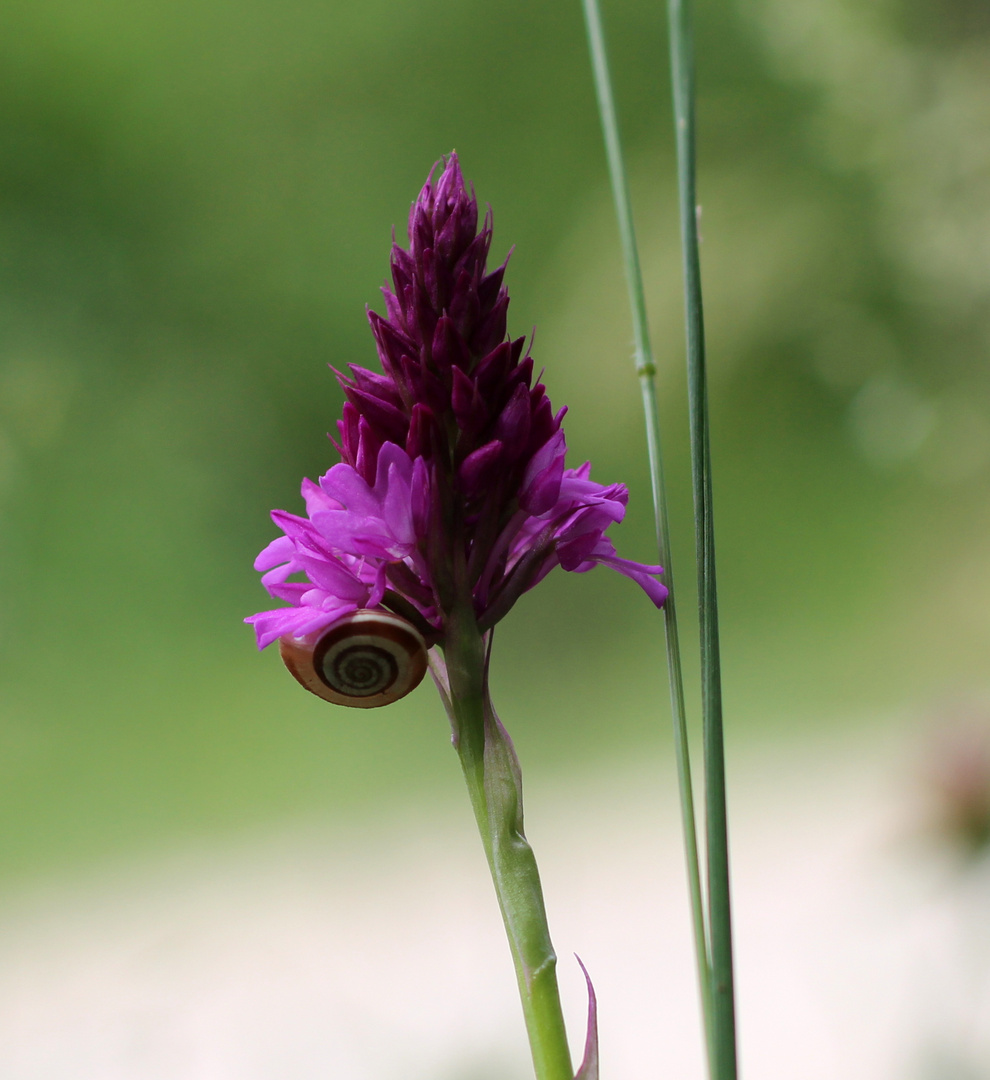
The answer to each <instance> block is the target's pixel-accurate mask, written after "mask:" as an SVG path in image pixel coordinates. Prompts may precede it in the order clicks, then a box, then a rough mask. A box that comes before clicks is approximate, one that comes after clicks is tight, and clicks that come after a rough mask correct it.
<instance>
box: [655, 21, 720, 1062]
mask: <svg viewBox="0 0 990 1080" xmlns="http://www.w3.org/2000/svg"><path fill="white" fill-rule="evenodd" d="M668 15H669V21H670V54H671V77H672V81H673V90H674V128H675V132H676V140H677V179H678V191H679V200H680V220H681V243H682V250H683V258H684V298H685V316H686V332H687V368H688V405H689V414H690V421H691V475H692V483H693V488H694V521H695V543H696V554H697V561H698V605H699V614H700V621H701V689H702V723H703V739H704V753H705V828H706V850H707V862H708V926H709V936H710V949H711V979H712V989H711V994H712V1004H713V1043H712V1046H713V1049H714V1055H715V1069H714V1076H715V1077H716V1080H735V1077H736V1031H735V1004H734V992H733V972H732V920H731V907H730V899H729V845H728V829H727V825H726V800H725V749H724V739H723V734H722V678H721V664H720V659H719V633H718V594H717V589H716V582H715V536H714V530H713V526H712V472H711V445H710V438H709V429H708V382H707V374H706V370H705V368H706V364H705V328H704V316H703V310H702V303H701V264H700V259H699V255H698V211H697V198H696V194H695V156H696V155H695V116H694V99H695V88H694V47H693V34H692V26H691V9H690V0H668Z"/></svg>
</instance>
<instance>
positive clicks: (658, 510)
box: [582, 0, 712, 1038]
mask: <svg viewBox="0 0 990 1080" xmlns="http://www.w3.org/2000/svg"><path fill="white" fill-rule="evenodd" d="M582 2H583V5H584V16H585V23H586V25H587V30H588V43H589V45H590V48H591V64H592V70H593V72H594V79H595V92H596V96H597V98H598V109H599V113H600V115H601V122H602V131H603V133H604V136H605V151H606V155H607V158H608V169H609V176H610V178H611V183H612V196H613V198H614V200H615V212H616V215H617V217H618V219H619V233H620V235H621V238H622V252H623V257H624V260H625V268H626V284H627V286H628V289H629V306H630V308H631V309H632V319H633V330H634V334H635V342H636V355H635V361H636V374H637V375H638V376H639V383H640V389H641V392H642V397H643V411H644V413H645V417H646V443H647V452H648V455H649V462H650V483H651V487H652V490H653V512H654V519H655V523H656V533H657V547H658V548H659V552H660V562H661V564H662V565H663V567H664V578H665V581H666V584H667V587H668V588H669V590H670V595H669V596H668V597H667V602H666V604H665V605H664V609H663V613H664V627H665V631H666V643H667V671H668V675H669V682H670V707H671V713H672V716H673V721H674V752H675V755H676V759H677V776H678V782H679V788H680V800H681V818H682V826H683V829H684V849H685V854H686V860H687V875H688V888H689V892H690V898H691V915H692V921H693V925H694V946H695V956H696V960H697V966H698V980H699V987H700V993H701V1007H702V1016H703V1018H704V1024H705V1031H706V1038H707V1037H709V1035H710V1031H711V1028H710V1017H711V1015H712V1010H711V1003H710V988H711V973H710V966H709V959H708V944H707V935H706V931H705V914H704V904H703V901H702V894H701V873H700V869H699V862H698V838H697V827H696V824H695V812H694V794H693V789H692V782H691V762H690V756H689V753H688V738H687V721H686V718H685V710H684V679H683V676H682V674H681V649H680V639H679V637H678V632H677V608H676V596H677V590H676V589H675V588H674V574H673V567H672V560H671V552H670V542H669V537H670V527H669V523H668V517H667V501H666V494H665V493H666V485H665V483H664V473H663V456H662V454H661V452H660V418H659V414H658V412H657V393H656V365H655V363H654V359H653V350H652V348H651V345H650V335H649V328H648V325H647V319H646V298H645V294H644V290H643V276H642V273H641V271H640V265H639V253H638V250H637V246H636V232H635V228H634V225H633V218H632V209H631V206H630V202H629V185H628V183H627V181H626V172H625V165H624V163H623V157H622V146H621V143H620V141H619V126H618V121H617V119H616V115H615V105H614V102H613V100H612V83H611V79H610V77H609V71H608V61H607V57H606V53H605V39H604V35H603V32H602V22H601V13H600V12H599V9H598V2H597V0H582Z"/></svg>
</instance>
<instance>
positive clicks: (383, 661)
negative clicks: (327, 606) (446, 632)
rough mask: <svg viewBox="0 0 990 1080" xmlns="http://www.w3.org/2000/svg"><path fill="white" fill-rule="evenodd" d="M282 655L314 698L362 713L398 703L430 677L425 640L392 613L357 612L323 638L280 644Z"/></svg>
mask: <svg viewBox="0 0 990 1080" xmlns="http://www.w3.org/2000/svg"><path fill="white" fill-rule="evenodd" d="M279 651H280V652H281V654H282V660H283V661H284V663H285V666H286V667H287V668H288V669H289V671H290V672H291V673H292V675H293V676H294V677H295V678H296V679H297V681H298V682H300V683H301V684H302V685H303V686H305V687H306V689H307V690H309V691H310V692H311V693H313V694H316V696H317V697H321V698H323V699H324V701H332V702H333V703H334V704H335V705H350V706H352V707H354V708H357V709H373V708H375V707H376V706H378V705H390V704H391V703H392V702H393V701H398V699H399V698H401V697H405V695H406V694H408V693H409V692H410V691H411V690H415V689H416V687H417V686H419V684H420V682H421V681H422V679H423V676H424V675H425V674H426V666H427V657H426V642H425V641H424V640H423V637H422V635H421V634H420V633H419V631H418V630H417V629H416V628H415V627H414V626H412V625H411V624H410V623H408V622H406V620H405V619H400V618H399V616H398V615H393V614H392V613H391V612H389V611H367V610H360V611H352V612H351V613H350V614H349V615H345V616H344V617H343V618H341V619H338V620H337V621H336V622H335V623H332V624H331V625H330V626H328V627H327V629H326V630H324V631H322V633H320V634H316V635H311V636H310V637H304V638H294V637H284V638H282V639H280V641H279Z"/></svg>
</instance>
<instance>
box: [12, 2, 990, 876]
mask: <svg viewBox="0 0 990 1080" xmlns="http://www.w3.org/2000/svg"><path fill="white" fill-rule="evenodd" d="M988 10H990V9H988V8H987V6H986V4H985V2H984V0H878V2H876V3H874V4H870V5H863V4H862V3H854V2H852V0H750V2H748V3H745V4H742V3H740V4H734V3H730V4H724V3H723V4H714V3H712V2H711V0H701V3H700V4H699V10H698V50H699V56H700V59H699V79H700V103H699V122H700V139H701V156H702V159H701V163H700V170H701V179H700V197H701V201H702V207H703V217H702V223H703V224H702V228H703V237H704V247H703V252H702V258H703V269H704V274H705V284H706V288H707V296H706V301H707V311H708V317H709V334H710V347H711V366H712V396H713V403H712V408H713V415H712V423H713V440H714V454H715V476H716V511H717V523H716V524H717V537H718V544H719V557H720V584H721V595H722V605H723V632H724V639H723V641H724V666H725V698H726V709H727V723H728V725H729V728H730V738H731V739H733V740H737V741H742V740H746V739H748V738H757V737H773V738H777V737H791V736H792V735H794V734H800V733H801V732H805V731H811V730H819V729H821V727H822V726H823V725H833V726H835V725H845V726H846V727H847V728H852V727H853V726H854V725H862V724H867V723H874V722H878V721H879V720H881V719H883V718H885V717H889V716H904V717H911V716H914V715H919V714H922V713H924V712H925V710H927V709H928V708H929V707H930V703H931V702H933V701H936V700H938V699H939V698H940V697H941V696H943V695H950V696H951V695H957V694H963V695H972V694H980V693H982V692H983V691H985V690H986V689H987V688H988V687H987V683H988V677H987V650H988V646H990V572H988V566H987V540H986V538H987V536H988V534H990V514H988V501H987V494H988V482H990V412H988V407H990V394H988V389H990V387H988V381H990V380H988V368H987V343H988V330H990V305H988V299H990V258H988V254H987V253H988V250H990V248H988V243H987V241H988V238H990V140H988V139H987V135H986V133H987V130H988V124H990V16H988V14H987V12H988ZM605 17H606V22H607V32H608V35H609V43H610V47H611V49H612V53H613V63H614V68H615V78H616V82H617V93H618V99H619V103H620V109H621V113H622V118H623V125H624V136H625V139H626V142H627V150H628V155H629V161H630V168H631V171H632V176H633V187H634V192H633V194H634V200H635V206H636V210H637V214H638V220H639V226H640V228H641V243H642V246H643V258H644V264H645V268H646V272H647V276H648V284H649V302H650V305H651V311H652V318H653V324H654V325H653V330H654V337H655V347H656V350H657V353H658V355H659V358H660V365H661V373H660V387H661V397H662V409H663V414H664V422H665V425H666V427H665V439H666V443H665V451H666V454H667V458H668V463H667V464H668V470H669V472H670V474H671V485H672V486H671V492H670V496H671V502H672V513H673V516H674V519H675V523H676V529H677V536H676V549H675V556H676V564H677V565H676V569H677V571H678V575H679V578H678V580H679V583H680V591H681V593H682V594H683V595H682V600H681V611H682V613H683V615H684V617H685V620H686V622H687V626H686V628H685V629H686V631H687V633H686V635H685V636H686V640H687V641H688V642H689V643H690V641H691V637H690V633H691V622H690V615H691V612H692V608H693V605H694V600H693V596H692V595H691V594H690V588H691V576H692V575H691V570H692V542H691V538H690V532H689V528H690V526H689V521H690V495H689V489H688V484H687V474H688V463H687V458H686V419H685V403H684V384H683V376H682V370H681V369H682V357H683V346H682V329H681V317H680V310H681V299H680V280H679V266H678V260H679V253H678V239H677V226H676V210H675V198H676V193H675V190H674V169H673V158H672V145H671V136H670V128H671V124H670V105H669V96H668V91H667V65H666V39H665V33H664V15H663V11H662V9H661V6H660V5H659V4H656V3H645V2H643V0H626V2H623V3H608V4H606V10H605ZM0 147H2V153H0V514H2V524H0V595H2V609H0V645H2V647H0V700H2V714H0V817H2V825H0V876H2V882H3V883H4V885H5V887H9V886H11V885H13V884H14V883H16V882H19V881H22V880H24V879H25V878H26V877H30V876H34V875H38V874H46V873H49V872H51V871H52V870H53V869H55V868H67V867H72V866H80V867H81V866H85V865H87V864H91V863H92V862H93V860H99V859H103V858H106V857H108V856H113V857H116V856H118V855H121V854H126V853H127V852H136V851H146V850H151V849H153V848H154V847H155V846H156V845H173V844H177V843H182V842H183V841H184V839H185V838H188V837H193V836H203V835H204V834H206V835H212V836H224V835H231V834H234V833H237V832H239V831H242V830H244V829H248V828H251V827H254V826H255V825H257V824H258V823H259V822H267V821H273V820H274V821H277V820H280V819H285V820H288V819H291V818H292V817H294V816H296V815H300V814H311V813H317V814H323V813H331V814H334V815H341V814H351V813H353V814H358V815H364V814H366V813H367V812H368V810H369V808H370V807H371V806H372V805H375V804H380V803H381V801H382V800H383V799H384V800H388V801H389V802H390V803H393V804H397V803H405V802H407V801H408V800H411V799H419V800H426V799H430V798H436V797H438V794H439V793H442V792H450V793H452V795H453V796H454V797H456V796H457V793H458V788H459V785H460V779H459V776H458V774H457V766H456V761H455V759H454V757H453V755H452V754H451V753H450V751H449V749H448V735H447V733H446V731H445V720H444V718H443V715H442V710H441V709H440V706H439V704H438V702H437V701H436V700H435V693H434V691H433V689H432V687H431V686H424V687H423V688H421V689H420V690H419V691H417V692H416V693H415V694H414V695H413V696H412V697H411V698H409V699H407V700H406V701H404V702H402V703H401V704H399V705H396V706H394V707H393V708H391V709H388V710H380V711H376V712H374V713H372V714H364V713H357V712H354V713H351V712H347V711H343V710H340V711H338V710H333V709H330V708H329V707H328V706H326V705H325V704H323V703H321V702H319V701H317V700H316V699H315V698H311V697H309V696H308V695H305V694H303V693H302V692H301V691H299V690H298V688H297V687H296V686H295V684H294V683H293V682H292V681H291V679H289V678H288V676H287V675H286V674H285V673H284V672H283V671H282V669H281V667H280V665H279V662H278V658H277V656H275V655H273V654H270V653H266V654H264V655H262V656H260V657H259V656H258V655H257V654H256V652H255V650H254V645H253V641H252V635H251V633H250V631H249V629H248V628H247V627H244V626H242V625H241V622H240V620H241V619H242V618H243V617H244V616H245V615H248V614H250V613H252V612H254V611H256V610H258V609H259V608H260V607H263V606H264V605H265V596H264V594H263V592H262V590H261V588H260V585H259V583H258V580H257V575H256V574H255V573H254V572H253V571H252V569H251V562H252V560H253V558H254V556H255V554H256V553H257V551H258V550H259V549H260V548H261V547H262V546H263V545H264V544H265V543H267V541H268V540H269V539H271V538H272V537H273V536H274V535H275V530H274V527H273V526H272V525H271V523H270V521H269V520H268V516H267V515H268V511H269V509H270V508H272V507H274V506H278V507H284V508H286V509H289V510H297V509H298V508H299V505H300V504H299V500H298V485H299V480H300V478H301V477H302V476H303V475H308V476H311V477H315V476H317V475H319V474H320V473H322V472H323V471H325V470H326V469H327V468H328V467H329V466H330V465H331V464H332V463H333V462H334V460H335V455H334V453H333V451H332V449H331V448H330V446H329V445H328V443H327V442H326V439H325V437H324V433H325V432H326V431H327V430H330V429H332V428H333V426H334V422H335V420H336V418H337V416H338V415H339V409H340V404H341V401H340V394H339V392H338V390H337V388H336V386H335V383H334V380H333V378H332V377H331V375H330V373H329V372H328V370H327V364H328V363H330V364H334V365H336V366H342V365H344V364H346V363H348V362H359V363H369V362H370V361H371V360H372V357H373V356H374V349H373V344H372V340H371V335H370V333H369V331H368V328H367V326H366V322H365V314H364V308H365V305H368V304H370V305H371V306H372V307H374V306H376V305H378V304H379V294H378V292H377V289H378V287H379V285H380V284H381V283H382V281H383V280H384V277H385V274H386V272H387V258H388V249H389V242H390V229H391V228H392V226H393V225H395V226H396V228H397V230H398V232H399V234H400V235H402V234H403V229H404V222H405V217H406V214H407V211H408V207H409V204H410V202H411V200H412V199H413V198H414V197H415V195H416V193H417V191H418V189H419V187H420V185H421V184H422V182H423V180H424V179H425V176H426V174H427V172H428V171H429V169H430V167H431V165H432V163H433V162H434V161H435V160H436V159H437V158H438V157H440V155H441V154H443V153H446V152H449V151H450V150H451V149H453V148H456V150H457V151H458V153H459V154H460V155H461V160H462V164H463V167H464V170H465V173H466V175H467V176H468V178H469V179H471V180H472V181H473V182H474V184H475V186H476V189H477V193H478V196H479V198H480V200H481V201H482V203H490V204H491V205H492V207H493V209H494V213H495V244H494V251H495V253H496V255H497V256H498V257H501V256H502V254H503V253H504V252H505V251H507V250H508V249H509V248H510V247H513V246H514V247H515V253H514V255H513V258H512V262H511V269H510V273H509V279H508V281H509V287H510V291H511V294H512V297H513V301H512V307H511V310H510V326H511V329H512V331H513V333H516V334H519V333H526V332H528V331H529V330H530V329H531V327H533V326H534V325H536V326H537V327H538V333H537V338H536V345H535V349H534V352H535V355H536V358H537V362H538V364H545V365H546V369H547V374H546V382H547V385H548V388H549V391H550V394H551V397H552V399H553V401H554V403H555V404H557V405H561V404H568V405H569V406H570V407H571V412H570V414H569V419H568V441H569V444H570V447H571V453H572V464H576V463H578V462H580V461H582V460H584V459H586V458H591V459H592V460H593V461H594V463H595V475H596V476H597V478H598V479H600V480H605V481H612V480H619V479H621V480H624V481H626V482H627V483H628V484H629V485H630V488H631V491H632V497H631V508H630V513H629V517H628V519H627V522H626V524H624V525H623V526H622V527H621V529H619V530H617V531H616V535H615V539H616V542H617V545H618V547H619V549H620V551H621V552H622V553H623V554H626V555H629V556H631V557H634V558H639V559H643V560H647V561H649V560H651V559H652V557H653V555H652V551H653V545H652V541H651V521H652V511H651V509H650V506H649V492H648V487H647V477H646V471H645V465H644V460H643V454H644V439H643V435H642V431H641V427H642V424H641V420H640V415H639V401H638V390H637V386H636V382H635V377H634V374H633V371H632V366H631V362H630V355H631V346H630V340H631V332H630V329H629V323H628V316H627V311H626V302H625V296H624V286H623V282H622V278H621V267H620V261H619V253H618V246H617V239H616V232H615V226H614V221H613V216H612V209H611V205H610V201H609V196H608V188H607V179H606V175H605V171H604V162H603V153H602V149H601V137H600V133H599V128H598V120H597V115H596V112H595V108H594V103H593V96H592V88H591V81H590V75H589V70H588V61H587V55H586V47H585V43H584V38H583V26H582V22H581V16H580V9H579V5H578V4H577V2H576V0H573V2H572V0H544V2H542V3H539V4H532V3H524V2H522V0H503V2H502V3H498V4H494V3H473V2H465V0H458V2H454V0H407V2H405V3H397V2H395V0H366V2H365V3H364V4H362V5H354V4H343V3H340V2H338V0H324V2H322V3H318V2H316V0H288V2H283V3H279V4H276V3H274V2H272V0H238V2H237V3H236V4H235V3H230V2H228V0H197V2H196V3H191V2H188V0H169V2H168V3H165V2H164V0H138V2H133V0H131V2H128V3H123V2H122V0H30V2H27V0H11V2H9V3H7V4H4V5H3V7H2V9H0ZM688 652H689V654H690V653H691V652H692V649H691V647H690V644H689V645H688ZM494 678H495V683H496V686H495V690H496V695H497V697H496V702H497V704H498V706H499V708H500V712H501V714H502V716H503V719H504V720H505V721H506V723H507V724H508V726H509V728H510V730H512V731H513V733H514V735H515V737H516V740H517V743H518V745H519V747H520V750H521V753H522V755H523V759H524V764H525V765H526V766H527V772H528V774H529V775H531V776H536V777H540V776H546V775H549V774H551V773H552V774H555V775H558V776H562V775H564V774H565V773H566V771H567V769H568V768H569V767H570V766H571V765H572V764H574V763H575V762H577V761H580V760H588V759H591V758H593V757H599V758H600V757H603V756H612V757H613V758H615V759H616V760H622V759H625V758H630V759H631V758H633V757H639V756H641V755H642V754H643V752H644V749H648V751H649V752H650V753H657V754H662V753H663V752H664V751H665V748H666V746H667V741H668V726H669V725H668V722H667V711H666V689H665V681H664V679H665V676H664V673H663V661H662V638H661V623H660V620H659V619H658V617H657V615H656V613H655V612H654V611H652V610H651V608H650V605H649V604H648V603H647V602H646V600H645V598H644V597H643V596H642V595H640V594H639V593H638V591H637V590H636V589H634V588H633V587H632V586H631V585H630V584H629V583H628V582H626V581H624V580H623V579H621V578H619V577H618V576H616V575H613V574H610V573H608V572H606V571H604V570H599V571H596V572H595V573H594V574H590V575H584V576H576V575H570V576H565V575H563V574H558V575H557V576H555V577H553V578H551V579H550V580H548V581H547V582H546V584H545V585H544V586H543V587H541V588H540V589H539V590H538V591H537V592H535V593H534V594H531V595H530V596H528V597H527V598H526V599H525V601H524V602H523V603H521V604H520V605H519V607H518V608H517V609H516V610H515V611H514V612H513V614H512V616H511V617H510V618H509V619H508V620H507V621H506V622H505V623H504V624H503V625H502V626H501V627H500V628H499V631H498V635H497V643H496V659H495V675H494ZM730 771H731V762H730Z"/></svg>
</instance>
